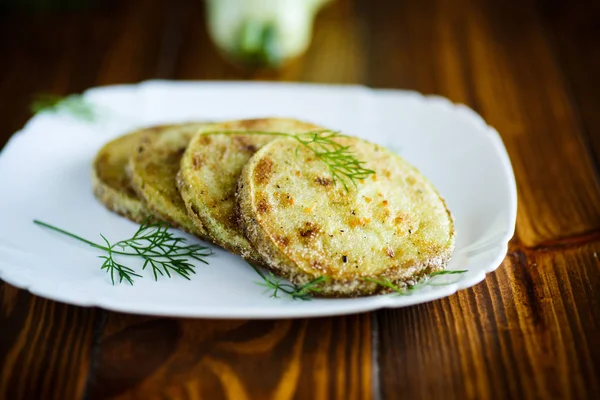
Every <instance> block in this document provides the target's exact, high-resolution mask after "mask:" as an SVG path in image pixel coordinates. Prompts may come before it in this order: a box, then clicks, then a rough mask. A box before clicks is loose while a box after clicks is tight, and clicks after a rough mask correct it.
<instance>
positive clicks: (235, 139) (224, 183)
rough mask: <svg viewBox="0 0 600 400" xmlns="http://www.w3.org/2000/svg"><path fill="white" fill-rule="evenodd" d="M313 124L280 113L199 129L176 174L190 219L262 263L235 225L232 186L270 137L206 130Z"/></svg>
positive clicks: (289, 129) (290, 129)
mask: <svg viewBox="0 0 600 400" xmlns="http://www.w3.org/2000/svg"><path fill="white" fill-rule="evenodd" d="M316 129H322V128H320V127H318V126H316V125H313V124H310V123H306V122H301V121H296V120H293V119H282V118H263V119H251V120H240V121H229V122H224V123H220V124H213V125H208V126H206V127H204V128H202V129H201V130H200V131H199V133H198V134H197V135H196V136H195V137H194V138H193V139H192V141H191V142H190V144H189V146H188V147H187V149H186V151H185V154H184V155H183V157H182V159H181V169H180V172H179V175H178V187H179V192H180V193H181V197H182V198H183V200H184V202H185V205H186V207H187V210H188V214H189V215H190V217H191V218H192V220H193V221H194V222H195V223H196V225H197V226H199V227H203V228H204V229H205V230H206V232H207V233H208V235H209V236H210V238H211V240H212V241H213V242H214V243H216V244H218V245H219V246H222V247H223V248H225V249H227V250H229V251H231V252H232V253H235V254H239V255H241V256H242V257H244V258H246V259H247V260H249V261H251V262H255V263H259V264H262V260H261V258H260V256H259V255H258V253H257V252H256V251H255V250H254V249H253V248H252V246H251V245H250V243H248V240H246V238H245V237H244V234H243V233H242V231H241V229H240V226H239V224H238V221H237V218H236V212H235V190H236V183H237V180H238V177H239V175H240V173H241V171H242V168H243V167H244V164H246V162H247V161H248V160H249V159H250V157H251V156H252V155H253V154H254V153H255V152H256V151H257V150H258V149H259V148H261V147H262V146H264V145H265V144H267V143H269V142H270V141H272V140H274V139H275V138H276V137H273V136H266V135H260V134H211V133H210V132H221V131H266V132H286V133H299V132H306V131H311V130H316Z"/></svg>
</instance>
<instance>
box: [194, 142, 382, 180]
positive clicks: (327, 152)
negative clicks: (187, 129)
mask: <svg viewBox="0 0 600 400" xmlns="http://www.w3.org/2000/svg"><path fill="white" fill-rule="evenodd" d="M205 134H222V135H269V136H282V137H288V138H291V139H294V140H296V141H297V142H298V143H300V144H301V145H302V146H304V147H306V148H307V149H309V150H310V151H312V152H313V154H314V155H315V156H316V157H317V158H318V159H319V160H321V161H322V162H324V163H325V164H327V167H329V172H330V173H331V177H332V178H333V182H334V183H336V182H338V181H339V182H340V183H341V184H342V185H343V186H344V189H346V191H348V186H349V185H350V184H352V185H353V186H354V187H356V186H357V185H356V182H357V181H360V180H362V179H366V178H368V177H369V176H370V175H373V174H374V173H375V171H373V170H371V169H367V168H365V167H364V164H365V162H364V161H360V160H358V159H357V158H356V156H355V155H354V154H353V153H352V150H351V148H350V146H344V145H342V144H340V143H338V142H336V141H335V140H334V139H336V138H340V137H344V135H341V134H340V133H339V132H335V131H330V130H319V131H311V132H305V133H298V134H294V133H286V132H265V131H214V132H205Z"/></svg>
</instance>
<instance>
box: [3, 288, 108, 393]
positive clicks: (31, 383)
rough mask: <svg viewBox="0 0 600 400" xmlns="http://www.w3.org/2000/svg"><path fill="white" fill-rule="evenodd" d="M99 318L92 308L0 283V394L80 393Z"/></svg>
mask: <svg viewBox="0 0 600 400" xmlns="http://www.w3.org/2000/svg"><path fill="white" fill-rule="evenodd" d="M98 322H99V312H98V311H97V310H95V309H89V308H80V307H73V306H68V305H65V304H60V303H56V302H52V301H47V300H43V299H40V298H39V297H36V296H32V295H30V294H28V293H26V292H25V291H22V290H18V289H16V288H14V287H12V286H9V285H7V284H4V283H0V326H1V327H2V329H0V399H11V400H13V399H15V400H17V399H41V398H44V399H60V400H62V399H76V398H81V397H82V396H83V393H84V390H85V387H86V383H87V378H88V371H89V370H90V364H91V359H92V354H91V352H92V348H93V346H92V345H93V342H94V333H95V332H94V330H95V329H96V328H97V326H98Z"/></svg>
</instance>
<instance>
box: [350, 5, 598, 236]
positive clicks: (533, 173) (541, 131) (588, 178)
mask: <svg viewBox="0 0 600 400" xmlns="http://www.w3.org/2000/svg"><path fill="white" fill-rule="evenodd" d="M564 3H565V4H567V3H571V2H564ZM362 14H363V15H364V16H365V18H366V21H367V25H368V27H369V29H368V32H369V41H368V45H367V48H368V49H369V52H368V60H369V64H368V71H369V74H368V83H369V84H371V85H374V86H385V87H402V88H409V89H416V90H419V91H422V92H425V93H439V94H442V95H445V96H448V97H449V98H450V99H452V100H454V101H459V102H465V103H466V104H468V105H470V106H472V107H473V108H475V109H476V110H477V111H478V112H480V113H481V114H482V115H483V117H484V118H485V119H486V120H487V121H488V122H489V123H490V124H491V125H492V126H494V127H496V128H497V129H498V131H499V132H500V134H501V135H502V138H503V140H504V143H505V144H506V147H507V149H508V152H509V155H510V157H511V160H512V164H513V168H514V170H515V175H516V177H517V184H518V189H519V221H518V224H517V231H518V234H519V237H520V239H521V241H522V242H523V244H524V245H526V246H537V245H540V244H543V243H545V242H546V241H550V240H558V239H562V238H567V237H569V236H573V235H580V234H584V233H589V232H591V231H597V230H598V229H599V228H600V207H598V204H600V185H599V182H598V181H597V180H596V174H595V171H594V165H593V162H592V161H591V159H590V157H588V156H587V153H586V150H585V144H584V142H583V141H582V139H581V138H582V136H583V132H582V129H581V127H582V123H581V120H580V115H579V113H578V110H577V108H576V106H575V105H574V104H573V103H572V102H571V97H570V91H569V86H568V84H567V82H566V81H565V78H564V77H563V75H562V74H561V68H560V66H559V65H558V63H557V60H556V58H555V56H554V53H553V49H552V47H551V43H550V42H549V40H548V38H547V37H546V35H545V31H544V27H543V22H542V21H541V18H540V16H539V14H538V12H537V10H536V8H535V7H534V6H533V5H532V4H531V2H528V1H524V2H523V1H517V0H511V1H487V0H479V1H467V0H459V1H455V0H426V1H419V2H410V1H401V2H390V3H389V4H387V3H386V7H371V6H369V5H367V4H366V3H365V4H364V6H363V9H362ZM392 15H393V18H392V17H391V16H392ZM590 90H591V89H590ZM590 109H591V110H594V108H590ZM590 112H593V111H590Z"/></svg>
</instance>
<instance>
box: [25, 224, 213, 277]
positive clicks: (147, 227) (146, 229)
mask: <svg viewBox="0 0 600 400" xmlns="http://www.w3.org/2000/svg"><path fill="white" fill-rule="evenodd" d="M33 222H34V223H35V224H36V225H40V226H43V227H45V228H48V229H51V230H53V231H55V232H59V233H62V234H63V235H67V236H69V237H71V238H73V239H76V240H79V241H80V242H83V243H86V244H88V245H90V246H91V247H93V248H96V249H99V250H103V251H105V252H106V254H105V255H102V256H99V257H100V258H101V259H103V260H104V262H103V263H102V266H101V269H103V270H106V272H107V273H109V274H110V279H111V281H112V283H113V285H114V284H115V275H116V276H117V278H118V280H119V283H120V282H122V281H127V282H128V283H129V284H133V277H141V275H140V274H138V273H136V272H135V271H134V270H133V269H131V268H129V267H127V266H125V265H124V264H122V263H120V262H118V261H117V260H116V258H115V256H131V257H139V258H141V259H143V260H144V265H143V266H142V270H145V269H146V267H148V266H150V267H151V268H152V274H153V275H154V280H158V276H159V275H161V276H164V275H166V276H168V277H169V278H170V277H171V274H172V273H175V274H177V275H181V276H182V277H184V278H185V279H188V280H189V279H190V275H191V274H195V273H196V271H194V264H192V263H191V260H196V261H200V262H202V263H204V264H208V262H207V261H206V260H205V259H204V258H205V257H208V256H210V255H211V254H212V251H211V250H210V249H209V248H208V247H205V246H201V245H199V244H187V241H186V239H184V238H180V237H176V236H174V235H173V233H171V232H170V231H169V225H168V224H166V223H164V222H154V223H149V222H148V220H146V221H145V222H144V223H143V224H141V225H140V227H139V229H138V230H137V232H135V234H134V235H133V236H132V237H131V238H129V239H125V240H121V241H118V242H116V243H114V244H111V243H110V242H109V241H108V239H106V237H105V236H104V235H102V234H100V236H101V237H102V240H103V241H104V244H98V243H94V242H92V241H91V240H87V239H84V238H82V237H81V236H77V235H75V234H73V233H71V232H67V231H65V230H63V229H60V228H57V227H55V226H52V225H50V224H47V223H45V222H42V221H38V220H34V221H33Z"/></svg>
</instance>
